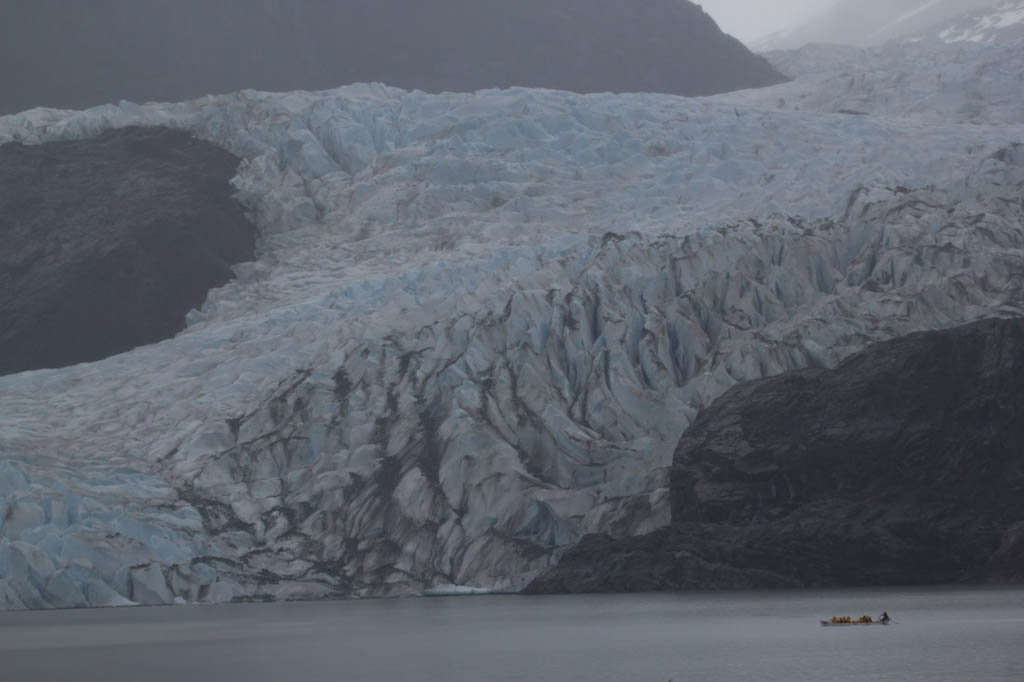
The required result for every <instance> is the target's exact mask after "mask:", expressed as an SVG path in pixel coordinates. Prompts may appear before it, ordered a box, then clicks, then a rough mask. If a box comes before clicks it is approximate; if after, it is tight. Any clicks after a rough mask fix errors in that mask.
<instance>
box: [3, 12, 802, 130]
mask: <svg viewBox="0 0 1024 682" xmlns="http://www.w3.org/2000/svg"><path fill="white" fill-rule="evenodd" d="M0 30H2V31H4V32H3V33H2V34H0V38H3V39H2V40H0V76H3V77H4V80H5V81H6V82H8V83H9V84H10V86H9V87H8V88H5V92H4V93H0V113H11V112H14V111H18V110H23V109H28V108H30V107H34V106H48V107H69V108H81V107H86V106H94V105H98V104H103V103H105V102H117V101H120V100H122V99H128V100H132V101H152V100H159V101H178V100H182V99H188V98H193V97H199V96H202V95H206V94H209V93H218V92H233V91H237V90H241V89H245V88H250V89H261V90H281V91H288V90H314V89H324V88H334V87H338V86H340V85H345V84H350V83H356V82H383V83H386V84H387V85H391V86H396V87H402V88H406V89H421V90H425V91H429V92H441V91H459V92H466V91H474V90H479V89H484V88H496V87H510V86H531V87H546V88H554V89H565V90H574V91H580V92H604V91H618V92H640V91H651V92H667V93H673V94H681V95H710V94H714V93H717V92H724V91H728V90H736V89H741V88H747V87H757V86H763V85H770V84H773V83H777V82H780V81H781V80H782V78H781V76H779V75H778V74H777V73H775V72H774V71H773V70H772V68H771V67H770V66H769V65H768V63H767V62H765V61H764V60H763V59H761V58H760V57H757V56H755V55H753V54H752V53H750V52H749V50H747V48H746V47H744V46H743V45H742V44H741V43H740V42H739V41H737V40H736V39H734V38H731V37H729V36H727V35H725V34H724V33H722V32H721V31H720V29H719V28H718V27H717V25H716V24H715V23H714V21H713V20H712V19H711V18H710V17H709V16H708V15H707V14H705V13H704V12H703V11H702V10H701V9H700V8H699V7H697V6H696V5H693V4H692V3H690V2H687V1H686V0H643V1H642V2H640V3H632V4H630V5H629V6H628V8H627V6H624V5H622V4H621V3H616V2H612V1H611V0H597V2H590V1H582V0H557V2H541V1H540V0H525V1H524V2H516V3H508V2H502V1H499V0H475V1H473V2H470V1H469V0H444V2H443V3H441V4H438V3H422V2H414V1H413V0H380V1H379V2H375V3H363V2H358V1H357V0H333V1H325V0H298V1H297V2H295V1H291V2H285V1H284V0H258V2H255V3H237V2H233V1H232V0H212V1H209V0H206V1H203V2H200V1H199V0H184V1H183V2H177V3H170V2H166V0H142V1H141V2H140V1H134V0H100V1H98V2H94V3H91V4H89V5H88V7H86V6H85V5H71V6H69V5H67V4H66V3H60V2H57V1H56V0H39V2H33V3H16V4H15V5H14V6H13V7H10V8H8V16H7V17H5V22H4V27H3V28H2V29H0Z"/></svg>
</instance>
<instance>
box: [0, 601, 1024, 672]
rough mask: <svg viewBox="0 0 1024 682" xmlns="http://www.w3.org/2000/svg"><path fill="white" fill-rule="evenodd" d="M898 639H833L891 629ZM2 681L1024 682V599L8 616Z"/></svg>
mask: <svg viewBox="0 0 1024 682" xmlns="http://www.w3.org/2000/svg"><path fill="white" fill-rule="evenodd" d="M883 609H887V610H888V611H889V613H890V614H891V615H892V616H893V617H894V618H895V619H896V621H897V623H896V624H894V625H890V626H888V627H868V628H823V627H820V626H819V625H818V619H819V618H824V617H826V616H830V615H833V614H837V615H854V616H856V615H861V614H865V613H866V614H871V615H877V614H878V613H880V612H881V611H882V610H883ZM0 680H3V681H4V682H8V681H11V682H14V681H19V682H20V681H21V680H30V681H33V682H50V681H54V680H75V682H82V681H84V680H102V681H104V682H111V681H117V680H125V681H130V682H170V681H178V680H185V681H188V682H193V681H199V680H216V681H218V682H233V681H238V682H263V681H270V680H273V681H275V682H277V681H280V682H307V681H314V680H331V681H334V682H358V681H362V680H373V681H382V682H390V681H404V680H410V681H416V682H420V681H424V682H448V681H463V680H464V681H466V682H470V681H472V682H480V681H484V680H528V681H530V682H537V681H544V680H557V681H559V682H561V681H568V680H585V681H587V682H611V681H615V682H620V681H628V682H634V681H636V682H640V681H648V680H649V681H651V682H667V680H674V681H675V682H683V681H684V680H685V681H690V680H692V681H694V682H698V681H699V682H704V681H709V680H757V681H759V682H773V681H776V680H778V681H785V682H805V681H810V680H814V681H816V682H819V681H820V682H843V681H845V680H857V682H864V681H865V680H871V681H873V682H878V681H882V680H892V681H899V682H918V681H919V682H944V681H950V682H953V681H956V682H994V681H999V680H1012V681H1013V682H1020V681H1021V680H1024V590H1019V589H974V590H960V589H928V590H905V589H901V590H863V591H850V590H844V591H814V592H772V593H764V592H761V593H749V592H748V593H737V592H730V593H717V594H672V595H638V596H637V595H621V596H597V597H595V596H580V597H521V596H494V597H490V596H487V597H448V598H432V599H406V600H379V601H378V600H374V601H350V602H326V603H307V604H247V605H236V606H212V607H170V608H139V609H108V610H95V611H62V612H40V613H14V614H0Z"/></svg>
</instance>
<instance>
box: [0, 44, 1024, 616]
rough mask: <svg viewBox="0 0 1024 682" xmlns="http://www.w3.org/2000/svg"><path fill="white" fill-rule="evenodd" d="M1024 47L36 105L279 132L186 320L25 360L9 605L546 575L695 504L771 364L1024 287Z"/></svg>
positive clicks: (467, 587) (35, 118)
mask: <svg viewBox="0 0 1024 682" xmlns="http://www.w3.org/2000/svg"><path fill="white" fill-rule="evenodd" d="M1021 54H1022V51H1021V50H1020V47H1019V46H1016V47H1015V46H1007V47H992V46H986V45H977V44H973V43H971V44H958V45H955V46H943V45H932V44H929V45H920V44H901V45H891V46H886V47H883V48H874V49H870V50H859V49H855V48H840V47H835V48H828V47H821V46H812V47H809V48H806V49H804V50H802V51H796V52H792V53H774V54H772V55H770V56H771V59H772V60H773V62H774V63H776V65H778V66H779V67H780V68H782V69H783V70H784V71H786V70H787V69H788V70H789V71H788V72H789V74H790V75H793V76H795V77H796V78H795V80H794V81H792V82H790V83H787V84H783V85H780V86H775V87H773V88H767V89H762V90H751V91H744V92H739V93H732V94H728V95H720V96H716V97H711V98H696V99H687V98H680V97H673V96H665V95H610V94H606V95H576V94H571V93H566V92H558V91H549V90H530V89H510V90H492V91H481V92H478V93H474V94H442V95H428V94H425V93H422V92H406V91H402V90H397V89H393V88H388V87H385V86H383V85H379V84H367V85H356V86H348V87H344V88H340V89H337V90H329V91H323V92H293V93H284V94H273V93H264V92H256V91H243V92H239V93H235V94H231V95H222V96H216V97H206V98H202V99H198V100H193V101H189V102H183V103H177V104H159V103H154V104H143V105H140V104H134V103H130V102H121V103H120V104H114V105H106V106H102V107H97V108H94V109H90V110H87V111H62V110H49V109H35V110H31V111H28V112H24V113H21V114H16V115H12V116H7V117H2V118H0V143H5V142H21V143H24V144H37V143H41V142H45V141H51V140H64V139H78V138H84V137H89V136H93V135H96V134H98V133H100V132H102V131H105V130H109V129H112V128H119V127H126V126H131V125H144V126H167V127H172V128H178V129H183V130H187V131H189V132H190V133H192V134H193V135H195V136H196V137H198V138H201V139H204V140H207V141H210V142H213V143H215V144H217V145H219V146H221V147H223V148H224V149H226V150H228V151H230V152H232V153H234V154H236V155H238V156H239V157H241V158H243V162H242V163H241V165H240V166H239V169H238V174H237V176H236V178H235V179H234V184H235V187H236V188H237V190H238V193H239V197H240V198H241V200H242V201H243V203H244V204H245V205H246V206H247V208H248V210H249V211H250V212H251V215H252V216H253V219H254V220H255V221H256V223H257V224H258V226H259V228H260V243H259V249H258V258H257V259H256V260H255V261H253V262H250V263H244V264H242V265H239V266H236V268H235V271H236V278H235V279H234V280H233V281H232V282H230V283H228V284H227V285H225V286H224V287H221V288H219V289H216V290H213V291H211V292H210V294H209V296H208V298H207V300H206V302H205V304H204V305H203V306H202V308H201V309H199V310H195V311H192V312H191V313H190V315H189V320H188V321H189V324H188V327H187V329H186V330H185V331H183V332H182V333H180V334H179V335H178V336H177V337H175V338H173V339H170V340H167V341H164V342H161V343H158V344H155V345H152V346H148V347H143V348H137V349H135V350H133V351H131V352H128V353H125V354H122V355H118V356H115V357H111V358H108V359H106V360H102V361H99V362H94V363H89V364H82V365H77V366H74V367H70V368H65V369H61V370H39V371H33V372H24V373H21V374H16V375H11V376H7V377H0V505H2V511H0V608H7V609H19V608H49V607H71V606H111V605H124V604H132V603H136V604H169V603H182V602H225V601H232V600H255V599H309V598H323V597H360V596H379V595H386V596H390V595H406V594H423V593H431V594H444V593H470V592H475V591H516V590H519V589H521V588H522V587H523V586H524V585H525V584H526V583H527V582H529V580H530V579H531V578H532V577H533V576H535V575H537V573H538V572H540V571H541V570H543V569H544V568H546V567H548V566H550V565H552V564H553V563H554V562H557V561H558V559H559V557H560V556H561V554H562V553H563V552H564V551H565V549H566V548H567V547H569V546H571V545H572V544H573V543H574V542H575V541H577V540H578V539H579V538H580V537H582V536H583V535H584V534H586V533H590V532H598V531H600V532H605V533H609V534H611V535H614V536H623V535H632V534H638V533H643V532H647V531H649V530H652V529H654V528H657V527H659V526H661V525H664V524H665V523H667V522H668V520H669V505H668V499H667V497H668V487H667V468H668V466H669V465H670V463H671V458H672V453H673V451H674V449H675V446H676V444H677V442H678V440H679V438H680V435H681V434H682V432H683V431H684V430H685V429H686V427H687V426H688V425H689V424H690V423H691V422H692V420H693V419H694V417H695V416H696V414H697V413H698V412H699V411H700V410H701V408H702V407H704V406H706V405H708V404H709V403H710V402H711V401H712V400H713V399H714V398H715V397H717V396H718V395H720V394H721V393H722V392H723V391H724V390H726V389H727V388H729V387H730V386H732V385H734V384H735V383H737V382H741V381H746V380H750V379H754V378H759V377H762V376H766V375H772V374H777V373H780V372H783V371H785V370H788V369H792V368H797V367H806V366H833V365H835V364H836V363H837V362H838V361H839V360H841V359H842V358H844V357H846V356H847V355H849V354H850V353H852V352H855V351H857V350H860V349H862V348H864V347H865V346H867V345H868V344H870V343H872V342H874V341H877V340H882V339H888V338H892V337H895V336H899V335H902V334H905V333H908V332H911V331H916V330H922V329H935V328H943V327H949V326H953V325H958V324H961V323H965V322H969V321H972V320H976V319H980V318H984V317H992V316H1019V315H1021V314H1024V251H1022V249H1024V201H1022V189H1024V145H1022V143H1024V106H1022V101H1021V100H1022V96H1021V93H1022V92H1024V90H1022V89H1021V88H1020V87H1019V79H1020V76H1019V74H1020V73H1021V69H1020V68H1019V66H1020V64H1019V63H1020V60H1021ZM811 65H816V67H817V68H816V69H812V68H811ZM979 72H980V73H983V74H985V76H986V77H985V78H979V77H978V74H979ZM1014 83H1017V84H1018V85H1017V87H1012V86H1013V84H1014ZM979 93H980V94H981V95H982V97H980V98H979V96H978V95H979Z"/></svg>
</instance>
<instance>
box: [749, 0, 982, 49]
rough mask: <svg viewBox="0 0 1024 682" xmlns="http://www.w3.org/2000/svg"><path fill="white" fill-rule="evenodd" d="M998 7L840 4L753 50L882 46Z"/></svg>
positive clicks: (962, 0)
mask: <svg viewBox="0 0 1024 682" xmlns="http://www.w3.org/2000/svg"><path fill="white" fill-rule="evenodd" d="M997 3H998V0H840V1H839V2H836V3H834V4H833V5H832V6H831V7H829V8H828V9H827V10H826V11H824V12H822V13H821V14H820V15H818V16H817V17H814V18H813V19H811V20H810V21H808V22H807V23H805V24H803V25H799V26H795V27H793V28H790V29H787V30H785V31H780V32H778V33H775V34H772V35H768V36H765V37H764V38H761V39H759V40H756V41H754V42H753V43H752V46H753V47H754V49H756V50H758V51H759V52H763V51H766V50H785V49H795V48H799V47H803V46H804V45H807V44H808V43H830V44H840V45H857V46H867V45H881V44H882V43H885V42H886V41H889V40H893V39H894V38H900V37H903V36H912V35H916V34H918V33H920V32H922V31H925V30H927V29H930V28H932V27H933V26H935V25H936V24H938V23H940V22H944V21H947V22H948V21H950V20H953V19H954V18H955V17H959V16H960V15H962V14H964V13H965V12H971V11H975V10H980V9H982V8H988V7H991V6H993V5H995V4H997Z"/></svg>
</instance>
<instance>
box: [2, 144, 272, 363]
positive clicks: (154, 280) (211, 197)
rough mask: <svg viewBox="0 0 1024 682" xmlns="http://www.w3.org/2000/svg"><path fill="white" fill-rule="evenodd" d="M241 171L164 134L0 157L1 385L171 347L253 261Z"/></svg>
mask: <svg viewBox="0 0 1024 682" xmlns="http://www.w3.org/2000/svg"><path fill="white" fill-rule="evenodd" d="M237 166H238V159H237V158H235V157H234V156H232V155H231V154H228V153H227V152H225V151H223V150H221V149H218V148H216V147H214V146H213V145H210V144H208V143H205V142H201V141H199V140H196V139H195V138H193V137H191V136H190V135H189V134H188V133H185V132H181V131H176V130H168V129H161V128H128V129H124V130H119V131H114V132H109V133H106V134H104V135H101V136H100V137H97V138H95V139H91V140H81V141H74V142H54V143H49V144H44V145H38V146H31V147H30V146H23V145H20V144H7V145H3V146H0V242H2V243H3V245H4V248H3V249H2V250H0V375H3V374H12V373H15V372H21V371H24V370H29V369H39V368H52V367H63V366H66V365H71V364H76V363H79V362H86V361H91V360H98V359H101V358H104V357H108V356H110V355H114V354H116V353H120V352H123V351H126V350H129V349H131V348H133V347H135V346H138V345H142V344H148V343H153V342H156V341H160V340H163V339H166V338H169V337H171V336H173V335H174V334H175V333H177V332H178V331H180V330H181V329H183V328H184V326H185V314H186V313H187V312H188V311H189V310H190V309H192V308H195V307H198V306H199V305H201V304H202V302H203V300H204V299H205V298H206V294H207V292H208V291H209V290H210V289H211V288H214V287H218V286H221V285H223V284H224V283H225V282H227V281H228V280H229V279H230V278H231V269H230V268H231V265H233V264H235V263H238V262H241V261H244V260H247V259H251V258H252V256H253V249H254V244H255V238H256V231H255V228H254V227H253V225H252V224H251V223H249V221H248V220H247V219H246V218H245V215H244V211H243V208H242V206H241V205H240V204H238V203H237V202H236V201H235V200H234V198H233V196H232V195H233V189H232V187H231V184H230V180H231V178H232V177H233V176H234V174H235V169H236V167H237Z"/></svg>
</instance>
